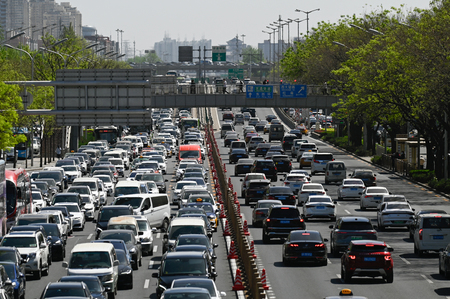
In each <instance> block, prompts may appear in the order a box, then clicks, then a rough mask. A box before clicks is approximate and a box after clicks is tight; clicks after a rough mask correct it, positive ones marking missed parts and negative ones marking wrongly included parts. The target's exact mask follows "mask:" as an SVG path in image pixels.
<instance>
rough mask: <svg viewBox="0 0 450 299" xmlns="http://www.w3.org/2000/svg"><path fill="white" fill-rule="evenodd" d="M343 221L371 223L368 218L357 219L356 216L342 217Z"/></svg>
mask: <svg viewBox="0 0 450 299" xmlns="http://www.w3.org/2000/svg"><path fill="white" fill-rule="evenodd" d="M341 220H342V221H344V222H346V221H348V222H355V221H359V222H370V220H369V219H368V218H366V217H355V216H346V217H341Z"/></svg>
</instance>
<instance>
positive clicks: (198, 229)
mask: <svg viewBox="0 0 450 299" xmlns="http://www.w3.org/2000/svg"><path fill="white" fill-rule="evenodd" d="M204 233H205V232H204V230H203V227H202V226H198V225H180V226H172V227H171V229H170V233H169V239H171V240H174V239H176V238H178V236H179V235H186V234H204Z"/></svg>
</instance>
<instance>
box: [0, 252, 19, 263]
mask: <svg viewBox="0 0 450 299" xmlns="http://www.w3.org/2000/svg"><path fill="white" fill-rule="evenodd" d="M0 261H2V262H14V263H17V255H16V252H15V251H13V250H0Z"/></svg>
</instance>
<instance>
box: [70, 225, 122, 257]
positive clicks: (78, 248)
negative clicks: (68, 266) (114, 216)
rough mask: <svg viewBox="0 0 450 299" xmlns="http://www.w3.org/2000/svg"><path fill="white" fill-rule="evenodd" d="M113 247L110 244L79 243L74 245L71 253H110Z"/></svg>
mask: <svg viewBox="0 0 450 299" xmlns="http://www.w3.org/2000/svg"><path fill="white" fill-rule="evenodd" d="M108 231H109V230H108ZM122 231H125V230H122ZM113 248H114V246H113V245H112V244H111V243H80V244H76V245H75V246H74V247H73V249H72V253H73V252H83V251H90V252H93V251H111V249H113Z"/></svg>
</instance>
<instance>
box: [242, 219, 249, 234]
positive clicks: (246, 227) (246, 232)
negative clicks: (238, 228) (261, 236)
mask: <svg viewBox="0 0 450 299" xmlns="http://www.w3.org/2000/svg"><path fill="white" fill-rule="evenodd" d="M243 229H244V235H246V236H250V232H249V231H248V224H247V220H244V226H243Z"/></svg>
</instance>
